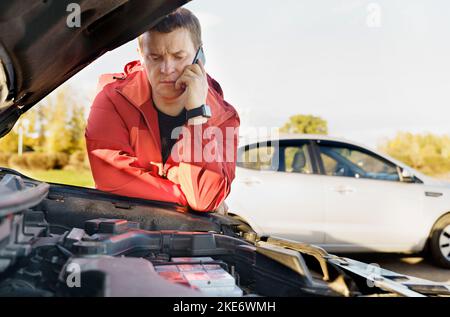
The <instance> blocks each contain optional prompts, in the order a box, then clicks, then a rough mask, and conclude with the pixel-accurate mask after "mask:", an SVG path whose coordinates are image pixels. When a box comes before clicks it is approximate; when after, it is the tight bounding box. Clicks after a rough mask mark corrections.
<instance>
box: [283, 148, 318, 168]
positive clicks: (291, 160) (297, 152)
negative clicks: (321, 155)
mask: <svg viewBox="0 0 450 317" xmlns="http://www.w3.org/2000/svg"><path fill="white" fill-rule="evenodd" d="M284 168H285V172H289V173H302V174H312V173H313V168H312V163H311V158H310V157H309V152H308V147H307V145H306V144H305V145H303V146H287V147H285V148H284Z"/></svg>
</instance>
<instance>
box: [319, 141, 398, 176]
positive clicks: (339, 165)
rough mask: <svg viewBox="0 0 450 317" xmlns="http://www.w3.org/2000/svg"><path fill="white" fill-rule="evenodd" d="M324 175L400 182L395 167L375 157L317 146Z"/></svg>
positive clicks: (344, 148) (333, 147) (351, 149)
mask: <svg viewBox="0 0 450 317" xmlns="http://www.w3.org/2000/svg"><path fill="white" fill-rule="evenodd" d="M319 150H320V157H321V159H322V163H323V167H324V170H325V174H326V175H330V176H345V177H354V178H369V179H378V180H388V181H400V177H399V175H398V171H397V167H396V166H395V165H394V164H393V163H390V162H387V161H385V160H383V159H381V158H379V157H377V156H375V155H370V154H369V153H366V152H363V151H360V150H357V149H354V148H351V147H344V146H328V145H323V144H322V145H319Z"/></svg>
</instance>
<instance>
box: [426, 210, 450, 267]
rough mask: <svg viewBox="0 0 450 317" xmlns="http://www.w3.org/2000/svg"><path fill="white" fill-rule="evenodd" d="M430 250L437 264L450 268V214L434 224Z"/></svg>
mask: <svg viewBox="0 0 450 317" xmlns="http://www.w3.org/2000/svg"><path fill="white" fill-rule="evenodd" d="M430 251H431V256H432V258H433V260H434V262H435V263H436V264H437V265H439V266H442V267H445V268H448V269H450V215H446V216H444V217H442V218H441V219H440V220H439V221H438V222H437V223H436V225H435V226H434V228H433V231H432V234H431V240H430Z"/></svg>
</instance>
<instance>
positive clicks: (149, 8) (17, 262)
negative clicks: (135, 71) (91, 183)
mask: <svg viewBox="0 0 450 317" xmlns="http://www.w3.org/2000/svg"><path fill="white" fill-rule="evenodd" d="M72 2H73V1H65V0H58V1H50V0H49V1H42V0H39V1H37V0H14V1H12V0H3V1H1V2H0V59H1V66H0V98H1V99H0V135H1V136H4V135H6V134H7V133H8V132H9V131H10V130H11V129H12V127H13V126H14V124H15V122H16V121H17V120H18V119H19V117H20V116H21V115H22V114H23V113H25V112H26V111H28V110H29V109H30V108H31V107H33V106H34V105H35V104H36V103H37V102H39V101H40V100H41V99H42V98H44V97H45V96H46V95H47V94H49V93H50V92H52V91H53V90H54V89H56V88H57V87H58V86H60V85H61V84H62V83H64V82H65V81H66V80H68V79H69V78H70V77H72V76H73V75H75V74H76V73H77V72H79V71H80V70H82V69H83V68H84V67H86V66H87V65H88V64H89V63H91V62H93V61H94V60H95V59H97V58H99V57H100V56H101V55H102V54H104V53H105V52H107V51H110V50H113V49H115V48H116V47H118V46H120V45H122V44H124V43H126V42H127V41H130V40H132V39H134V38H136V37H137V36H138V35H139V34H141V33H143V32H144V31H145V30H147V29H148V28H150V27H151V26H152V25H154V24H155V23H156V22H157V21H158V19H159V18H160V17H163V16H164V15H165V14H167V13H169V12H170V11H172V10H174V9H175V8H177V7H179V6H182V5H183V4H184V3H185V2H186V1H184V0H145V1H144V0H113V1H98V0H83V1H78V2H77V3H78V4H79V5H80V7H81V20H82V24H81V27H78V28H70V27H67V25H66V22H67V17H68V14H69V12H68V11H67V7H68V5H70V4H71V3H72ZM0 295H1V296H176V297H179V296H254V295H261V296H384V295H388V296H390V295H398V296H424V295H450V288H449V286H447V285H445V284H442V283H434V282H430V281H426V280H422V279H416V278H414V277H410V276H405V275H401V274H396V273H393V272H390V271H385V270H383V269H380V268H378V267H375V266H373V265H366V264H364V263H361V262H357V261H353V260H351V259H348V258H341V257H337V256H333V255H330V254H327V253H326V252H325V251H324V250H322V249H320V248H318V247H315V246H313V245H308V244H302V243H297V242H292V241H286V240H281V239H277V238H276V237H259V236H257V235H256V234H255V232H253V231H252V229H251V228H250V227H249V226H248V225H247V224H246V223H245V222H243V221H241V220H240V219H239V218H237V217H233V216H232V215H231V214H228V215H220V214H214V213H211V214H197V213H194V212H192V211H189V210H187V209H186V208H185V207H181V206H178V205H175V204H170V203H164V202H159V201H148V200H142V199H135V198H128V197H121V196H115V195H111V194H108V193H105V192H101V191H98V190H94V189H87V188H81V187H75V186H68V185H60V184H47V183H43V182H39V181H37V180H34V179H31V178H29V177H26V176H24V175H21V174H20V173H18V172H17V171H15V170H11V169H7V168H0Z"/></svg>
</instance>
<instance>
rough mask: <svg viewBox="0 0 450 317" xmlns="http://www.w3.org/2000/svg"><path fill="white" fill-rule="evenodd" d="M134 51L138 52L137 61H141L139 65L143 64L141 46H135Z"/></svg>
mask: <svg viewBox="0 0 450 317" xmlns="http://www.w3.org/2000/svg"><path fill="white" fill-rule="evenodd" d="M136 51H137V53H138V56H139V61H140V62H141V65H144V57H143V56H142V52H141V48H140V47H139V45H138V47H137V48H136Z"/></svg>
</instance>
